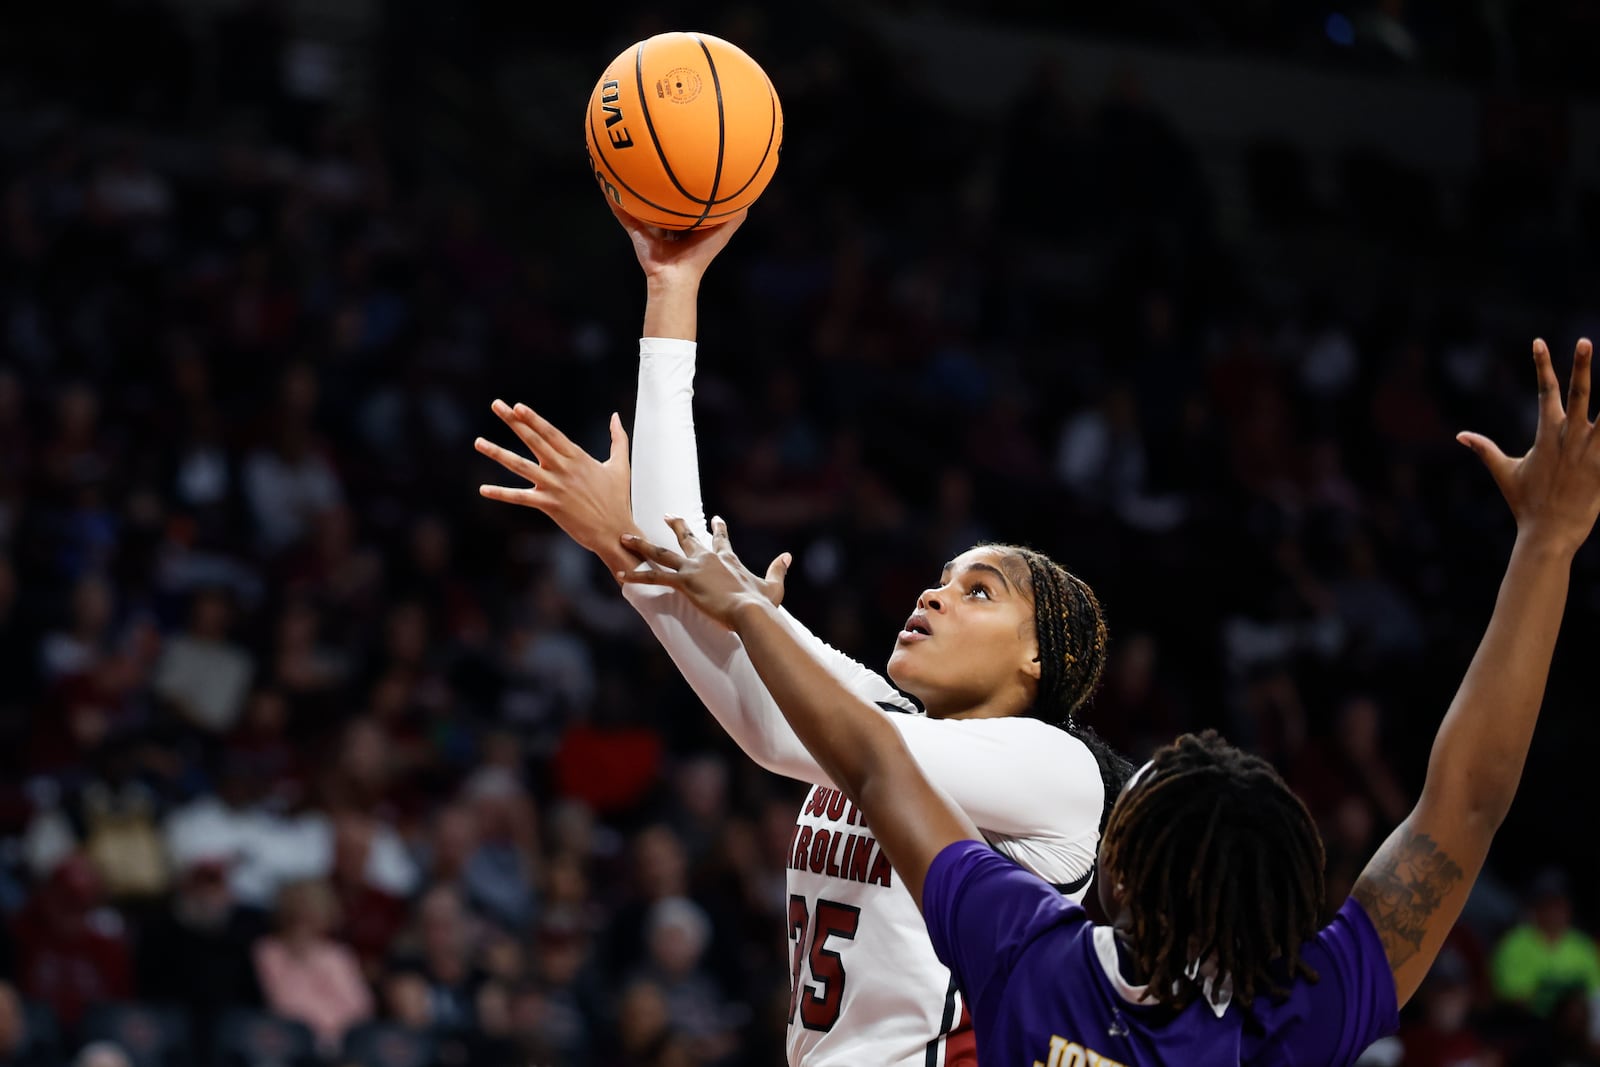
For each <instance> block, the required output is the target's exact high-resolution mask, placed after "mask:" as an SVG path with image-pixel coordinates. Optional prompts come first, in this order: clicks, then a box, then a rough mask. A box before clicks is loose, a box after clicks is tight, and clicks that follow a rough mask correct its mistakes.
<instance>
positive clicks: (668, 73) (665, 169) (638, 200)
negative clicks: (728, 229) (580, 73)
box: [584, 33, 783, 230]
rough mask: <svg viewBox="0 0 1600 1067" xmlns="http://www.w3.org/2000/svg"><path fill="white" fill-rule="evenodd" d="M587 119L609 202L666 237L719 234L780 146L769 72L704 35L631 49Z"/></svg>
mask: <svg viewBox="0 0 1600 1067" xmlns="http://www.w3.org/2000/svg"><path fill="white" fill-rule="evenodd" d="M585 119H586V121H585V124H584V137H585V139H586V140H587V141H588V146H589V165H590V167H591V168H592V169H593V171H594V176H595V180H596V181H597V182H599V183H600V188H601V189H602V191H604V193H605V195H606V196H607V197H608V198H609V199H610V200H611V202H612V203H614V204H616V205H617V206H618V207H620V208H621V209H622V210H623V211H626V212H627V213H628V214H629V215H632V216H633V217H634V218H636V219H638V220H639V221H641V222H645V223H649V224H650V225H652V226H660V227H663V228H665V229H669V230H693V229H697V228H700V227H705V226H715V225H717V224H718V223H721V222H725V221H726V220H727V219H728V217H729V216H730V215H733V214H736V213H737V212H739V211H740V210H742V209H743V208H746V207H749V206H750V205H751V204H753V203H754V202H755V200H756V198H757V197H758V196H760V195H761V192H762V190H764V189H765V188H766V187H767V183H768V182H769V181H771V180H772V173H773V171H774V170H776V169H777V167H778V148H779V146H780V145H781V144H782V143H783V110H782V108H781V107H779V105H778V94H777V91H776V90H774V89H773V87H772V82H771V80H770V79H769V78H768V77H767V75H766V72H765V71H763V70H762V69H761V67H760V65H759V64H757V63H756V61H755V60H753V59H751V58H750V57H749V56H748V55H746V54H745V53H744V51H743V50H741V49H740V48H738V47H737V46H735V45H732V44H729V43H728V42H727V41H724V40H722V39H721V38H720V37H713V36H711V35H710V34H705V33H661V34H657V35H656V36H654V37H650V38H646V39H645V40H643V41H640V42H639V43H638V44H635V45H633V46H632V47H630V48H628V49H627V50H626V51H624V52H623V53H622V54H621V55H619V56H617V58H616V59H614V60H612V61H611V65H610V66H608V67H606V70H605V73H604V74H602V75H601V76H600V80H599V82H597V83H596V84H595V87H594V93H593V95H592V96H591V97H590V98H589V110H588V114H587V115H586V116H585Z"/></svg>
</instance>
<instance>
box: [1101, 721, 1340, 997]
mask: <svg viewBox="0 0 1600 1067" xmlns="http://www.w3.org/2000/svg"><path fill="white" fill-rule="evenodd" d="M1101 861H1102V864H1103V870H1102V875H1103V876H1105V877H1112V878H1115V879H1116V881H1117V883H1118V884H1119V888H1120V889H1121V892H1122V893H1123V900H1124V903H1125V905H1126V908H1127V912H1128V915H1129V917H1130V918H1131V920H1132V923H1131V927H1129V928H1128V929H1127V930H1126V931H1125V933H1126V937H1127V948H1128V950H1129V952H1130V953H1131V955H1132V957H1133V962H1134V964H1135V965H1136V966H1137V967H1138V968H1139V969H1140V970H1141V971H1142V972H1143V973H1144V974H1145V975H1147V976H1148V978H1149V983H1150V984H1149V990H1150V992H1149V995H1150V996H1151V997H1152V998H1153V999H1155V1000H1158V1001H1161V1002H1162V1003H1165V1004H1167V1005H1169V1006H1170V1007H1173V1008H1176V1009H1182V1008H1183V1007H1184V1006H1185V1005H1187V1004H1189V1003H1190V1002H1191V1001H1192V1000H1193V999H1194V998H1195V997H1196V996H1197V995H1198V994H1199V993H1200V990H1201V987H1200V985H1199V980H1200V977H1199V972H1200V970H1201V969H1202V968H1203V969H1204V972H1205V974H1207V975H1209V976H1210V977H1211V978H1212V979H1213V980H1214V981H1215V982H1217V983H1219V984H1220V983H1221V982H1223V981H1224V980H1227V979H1231V980H1232V982H1233V995H1234V997H1235V998H1236V999H1237V1000H1239V1002H1240V1003H1241V1004H1244V1005H1245V1006H1249V1004H1250V1003H1251V1002H1252V1001H1253V1000H1254V998H1255V997H1256V996H1257V995H1259V994H1261V993H1263V992H1265V993H1266V994H1267V995H1269V996H1271V997H1273V998H1279V999H1281V998H1282V997H1285V996H1287V995H1288V987H1289V984H1290V983H1292V982H1294V980H1295V979H1296V978H1298V977H1300V976H1304V977H1306V978H1308V979H1310V980H1311V981H1313V982H1314V981H1316V980H1317V974H1316V972H1315V971H1313V970H1312V969H1311V968H1310V967H1309V966H1308V965H1307V964H1306V963H1305V961H1304V960H1302V959H1301V958H1300V946H1301V945H1302V944H1303V943H1304V942H1305V941H1306V940H1308V939H1309V938H1311V937H1312V936H1313V935H1314V934H1315V933H1316V931H1317V926H1318V923H1319V922H1320V921H1321V915H1322V908H1323V879H1322V867H1323V850H1322V838H1321V836H1320V835H1319V834H1318V833H1317V829H1316V824H1315V823H1314V822H1313V821H1312V819H1311V815H1310V813H1309V812H1308V811H1307V810H1306V806H1305V804H1303V803H1302V802H1301V800H1300V798H1299V797H1297V796H1295V794H1294V793H1293V792H1291V791H1290V789H1289V787H1288V786H1287V785H1285V784H1284V781H1283V779H1282V778H1280V777H1279V776H1278V772H1277V771H1275V770H1273V768H1272V766H1271V764H1269V763H1267V762H1266V761H1265V760H1263V759H1261V758H1260V757H1258V756H1252V755H1248V754H1247V753H1244V752H1241V751H1240V750H1239V749H1237V748H1234V747H1233V746H1232V745H1230V744H1228V743H1227V742H1226V741H1224V740H1223V739H1222V738H1221V737H1220V736H1219V735H1218V734H1217V732H1216V731H1215V730H1207V731H1206V732H1205V733H1203V734H1200V735H1198V736H1197V735H1194V734H1185V735H1183V736H1182V737H1180V738H1178V739H1177V740H1176V741H1174V742H1173V743H1172V744H1170V745H1168V746H1166V747H1165V748H1163V749H1161V750H1160V751H1158V752H1157V753H1156V754H1155V757H1154V758H1153V759H1152V760H1151V764H1150V767H1149V769H1148V770H1147V771H1145V772H1144V777H1143V778H1141V779H1140V781H1139V782H1138V783H1137V784H1136V785H1135V786H1134V788H1133V789H1131V790H1129V792H1128V793H1127V795H1126V796H1124V797H1123V798H1122V800H1121V802H1120V803H1119V804H1118V805H1117V807H1116V810H1115V811H1114V812H1112V816H1111V824H1110V826H1109V827H1108V828H1107V830H1106V833H1105V836H1104V839H1103V842H1102V845H1101Z"/></svg>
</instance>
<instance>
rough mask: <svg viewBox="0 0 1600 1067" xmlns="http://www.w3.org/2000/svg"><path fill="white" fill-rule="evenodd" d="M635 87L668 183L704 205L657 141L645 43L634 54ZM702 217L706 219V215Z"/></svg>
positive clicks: (652, 144)
mask: <svg viewBox="0 0 1600 1067" xmlns="http://www.w3.org/2000/svg"><path fill="white" fill-rule="evenodd" d="M633 85H634V88H635V89H638V90H639V110H641V111H643V112H644V128H645V129H647V130H649V131H650V145H651V147H653V148H654V149H655V150H656V158H657V159H659V160H661V169H662V170H664V171H666V173H667V181H669V182H671V183H672V185H673V188H675V189H677V190H678V192H680V193H682V194H683V196H684V199H686V200H692V201H694V202H695V203H696V204H704V203H705V201H704V200H702V199H700V198H699V197H698V196H693V195H691V194H690V192H689V190H687V189H685V188H684V187H683V183H682V182H680V181H679V180H678V176H677V175H676V174H674V173H672V164H671V163H668V162H667V153H666V152H665V150H663V149H662V147H661V142H660V141H658V140H656V124H655V123H654V122H652V121H651V120H650V101H649V100H648V99H646V97H645V95H644V42H643V41H640V42H639V47H638V49H637V50H635V52H634V53H633ZM688 217H689V218H691V219H692V218H694V216H693V215H692V214H691V215H689V216H688ZM700 217H701V218H705V216H704V215H702V216H700Z"/></svg>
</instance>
